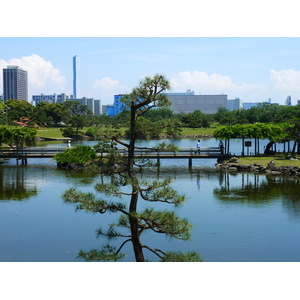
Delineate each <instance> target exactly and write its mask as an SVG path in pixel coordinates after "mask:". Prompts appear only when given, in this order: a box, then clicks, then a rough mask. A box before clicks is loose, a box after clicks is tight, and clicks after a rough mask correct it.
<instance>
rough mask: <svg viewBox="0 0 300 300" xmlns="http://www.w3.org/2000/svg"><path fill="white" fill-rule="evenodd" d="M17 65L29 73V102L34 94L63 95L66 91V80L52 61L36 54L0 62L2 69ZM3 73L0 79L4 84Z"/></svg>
mask: <svg viewBox="0 0 300 300" xmlns="http://www.w3.org/2000/svg"><path fill="white" fill-rule="evenodd" d="M8 65H16V66H19V67H20V68H22V69H24V70H25V71H27V72H28V90H29V100H31V95H32V94H41V93H44V94H46V93H49V94H53V93H62V92H65V90H66V78H65V76H62V75H61V73H60V70H59V69H57V68H55V67H54V66H53V65H52V63H51V62H50V61H46V60H45V59H43V58H42V57H40V56H39V55H36V54H32V55H31V56H24V57H22V58H12V59H10V60H9V61H5V60H0V68H1V69H3V68H6V67H7V66H8ZM2 76H3V74H2V72H1V74H0V79H1V82H2Z"/></svg>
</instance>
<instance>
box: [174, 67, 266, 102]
mask: <svg viewBox="0 0 300 300" xmlns="http://www.w3.org/2000/svg"><path fill="white" fill-rule="evenodd" d="M170 83H171V88H172V91H174V92H185V90H187V89H191V90H193V91H194V92H195V94H198V93H201V94H227V95H228V98H233V97H240V98H242V97H243V96H244V95H248V97H247V98H249V96H250V95H252V97H253V95H254V94H261V93H262V92H265V90H266V86H265V85H263V84H245V83H243V84H236V83H234V82H233V81H232V79H231V77H230V76H223V75H220V74H216V73H214V74H211V75H208V74H207V73H205V72H200V71H185V72H180V73H179V74H178V75H177V76H176V77H175V78H173V79H171V80H170ZM250 97H251V96H250Z"/></svg>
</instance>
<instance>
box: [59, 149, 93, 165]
mask: <svg viewBox="0 0 300 300" xmlns="http://www.w3.org/2000/svg"><path fill="white" fill-rule="evenodd" d="M96 157H97V155H96V152H95V150H94V149H93V148H92V147H90V146H77V147H74V148H69V149H66V151H64V152H61V153H57V154H56V155H55V156H54V158H53V159H54V160H56V161H57V163H59V164H67V163H75V164H78V165H84V164H86V163H87V162H89V161H91V160H94V159H96Z"/></svg>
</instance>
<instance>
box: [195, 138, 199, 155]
mask: <svg viewBox="0 0 300 300" xmlns="http://www.w3.org/2000/svg"><path fill="white" fill-rule="evenodd" d="M196 147H197V150H196V152H195V154H196V153H198V154H200V140H198V141H197V144H196Z"/></svg>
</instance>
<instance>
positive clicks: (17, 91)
mask: <svg viewBox="0 0 300 300" xmlns="http://www.w3.org/2000/svg"><path fill="white" fill-rule="evenodd" d="M3 96H4V101H6V100H9V99H14V100H26V101H28V77H27V71H25V70H23V69H21V68H20V67H18V66H7V68H6V69H3Z"/></svg>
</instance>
